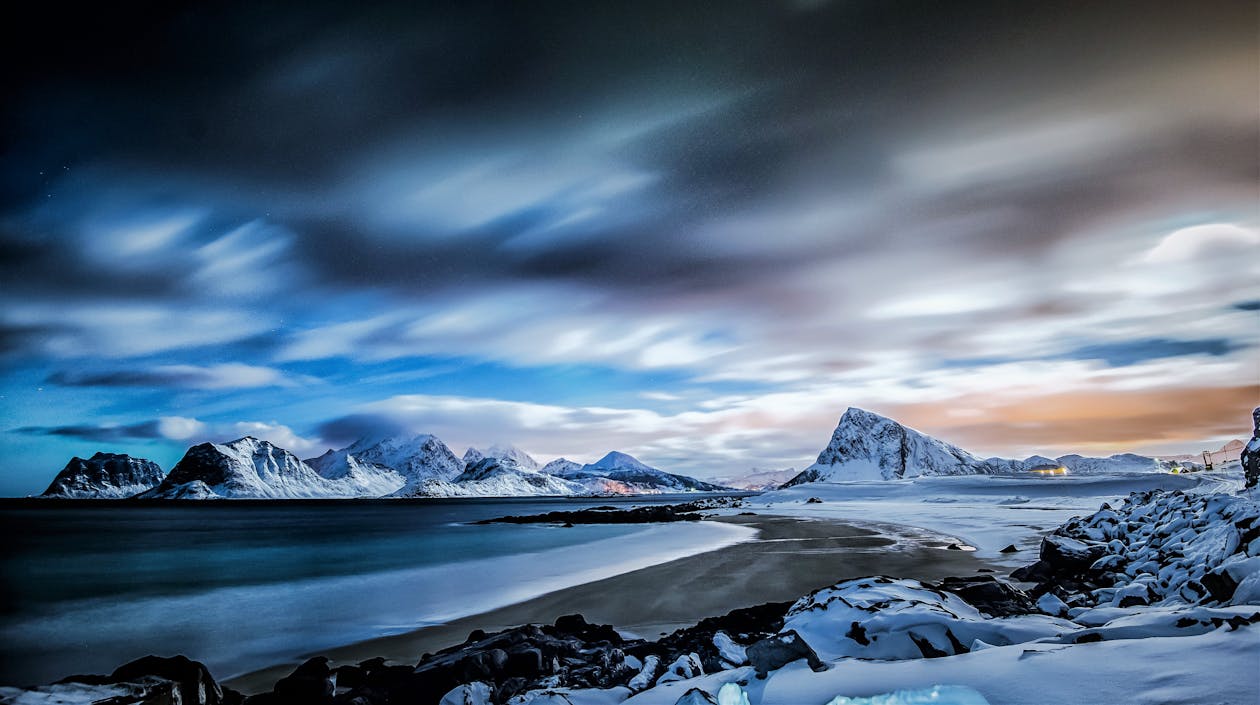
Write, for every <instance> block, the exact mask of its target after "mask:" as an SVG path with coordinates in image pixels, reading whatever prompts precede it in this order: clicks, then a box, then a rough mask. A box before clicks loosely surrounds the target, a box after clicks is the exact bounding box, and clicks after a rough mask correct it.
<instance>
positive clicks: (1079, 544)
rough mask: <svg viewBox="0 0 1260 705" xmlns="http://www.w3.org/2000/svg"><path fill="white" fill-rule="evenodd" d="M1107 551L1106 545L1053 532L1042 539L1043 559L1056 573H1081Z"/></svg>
mask: <svg viewBox="0 0 1260 705" xmlns="http://www.w3.org/2000/svg"><path fill="white" fill-rule="evenodd" d="M1106 553H1107V547H1106V546H1105V545H1099V544H1091V543H1086V542H1084V541H1081V540H1078V539H1074V538H1070V537H1068V536H1060V535H1056V534H1051V535H1049V536H1047V537H1045V538H1044V539H1042V540H1041V554H1040V555H1041V560H1043V561H1045V562H1046V563H1049V564H1050V566H1051V569H1052V570H1053V572H1055V573H1080V572H1081V571H1084V570H1086V569H1088V568H1089V566H1090V565H1092V564H1093V562H1094V561H1096V560H1098V559H1099V558H1102V557H1103V556H1104V555H1105V554H1106Z"/></svg>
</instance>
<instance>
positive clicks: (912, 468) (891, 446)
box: [785, 407, 993, 487]
mask: <svg viewBox="0 0 1260 705" xmlns="http://www.w3.org/2000/svg"><path fill="white" fill-rule="evenodd" d="M986 472H993V469H992V468H991V467H990V466H989V465H988V464H987V463H986V462H985V461H983V460H981V459H980V458H977V457H976V456H974V455H972V454H971V453H968V452H967V451H965V450H963V449H962V448H959V447H958V446H954V445H950V444H948V443H946V442H944V441H940V440H937V439H935V438H932V437H931V436H928V435H926V434H923V433H920V432H918V431H915V430H914V429H911V428H906V427H905V426H902V425H901V424H899V423H897V422H896V421H893V420H892V419H890V418H887V417H884V416H880V415H879V414H874V413H871V412H869V411H866V410H864V409H858V408H856V407H849V408H848V409H847V410H846V411H845V412H844V416H842V417H840V424H839V425H838V426H836V430H835V432H834V433H832V434H831V442H830V443H828V444H827V447H826V448H825V449H823V452H822V453H819V455H818V461H817V462H815V463H814V464H813V465H810V466H809V467H807V468H805V470H804V471H803V472H801V474H799V475H797V476H796V477H794V478H792V479H791V480H789V481H788V482H787V483H786V484H785V486H788V487H790V486H792V485H800V484H804V483H806V482H839V481H843V480H895V479H901V478H905V477H918V476H919V475H971V474H975V473H986Z"/></svg>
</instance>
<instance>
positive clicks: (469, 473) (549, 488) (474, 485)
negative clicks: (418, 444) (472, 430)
mask: <svg viewBox="0 0 1260 705" xmlns="http://www.w3.org/2000/svg"><path fill="white" fill-rule="evenodd" d="M418 489H419V490H420V491H422V492H423V494H424V496H429V497H516V496H529V495H539V496H542V495H574V494H581V493H583V492H585V491H586V489H585V488H584V487H583V486H582V485H580V484H578V483H576V482H570V481H568V480H565V479H563V478H559V477H556V476H554V475H548V474H546V473H541V472H538V471H537V470H527V469H524V468H521V467H519V466H517V465H516V464H515V463H513V462H512V461H511V460H509V459H506V458H496V457H485V458H482V459H481V460H479V461H478V462H476V463H475V464H473V466H472V467H469V468H467V469H466V470H464V472H462V473H460V475H459V476H457V477H456V478H455V479H454V480H450V481H445V480H433V481H429V482H426V483H423V484H422V485H421V486H419V487H418Z"/></svg>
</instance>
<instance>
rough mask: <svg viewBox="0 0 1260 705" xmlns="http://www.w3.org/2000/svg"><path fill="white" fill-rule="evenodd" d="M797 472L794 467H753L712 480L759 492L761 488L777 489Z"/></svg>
mask: <svg viewBox="0 0 1260 705" xmlns="http://www.w3.org/2000/svg"><path fill="white" fill-rule="evenodd" d="M797 474H798V473H797V471H796V468H786V469H784V470H762V469H760V468H753V469H751V470H749V471H748V472H746V473H744V474H743V475H733V476H731V477H719V478H715V479H714V480H713V481H714V482H716V483H718V484H720V485H723V486H725V487H734V488H735V489H737V490H753V491H757V492H760V491H762V490H777V489H779V488H780V487H782V486H783V483H785V482H787V481H788V480H791V479H792V478H794V477H796V476H797Z"/></svg>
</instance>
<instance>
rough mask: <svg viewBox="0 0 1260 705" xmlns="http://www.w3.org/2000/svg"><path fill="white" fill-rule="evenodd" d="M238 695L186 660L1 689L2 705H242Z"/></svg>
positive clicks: (140, 662) (145, 661)
mask: <svg viewBox="0 0 1260 705" xmlns="http://www.w3.org/2000/svg"><path fill="white" fill-rule="evenodd" d="M242 701H243V697H242V696H241V694H240V693H237V692H235V691H232V690H228V689H225V688H222V687H220V686H219V684H218V683H216V682H215V680H214V678H213V677H212V676H211V675H210V672H209V671H208V670H207V669H206V667H205V666H204V665H203V664H201V663H200V662H198V661H192V660H190V659H188V658H187V657H185V656H173V657H170V658H164V657H160V656H145V657H144V658H140V659H136V660H135V661H131V662H130V663H126V664H124V665H122V666H119V667H118V668H116V669H114V672H113V673H111V674H109V675H107V676H102V675H79V676H70V677H69V678H63V679H62V680H60V681H58V682H56V683H53V684H52V685H46V686H39V687H36V688H0V703H4V704H5V705H36V704H37V703H40V704H43V703H101V704H103V705H239V703H241V702H242Z"/></svg>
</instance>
